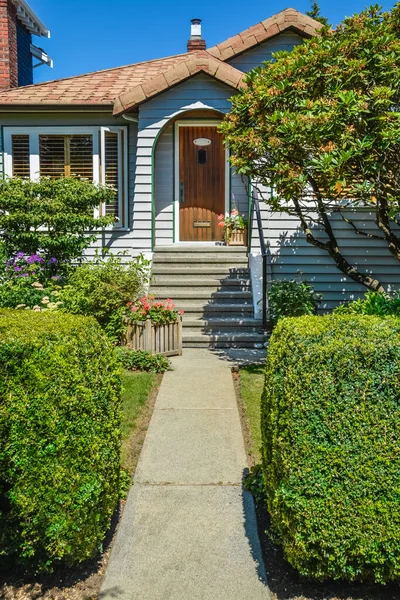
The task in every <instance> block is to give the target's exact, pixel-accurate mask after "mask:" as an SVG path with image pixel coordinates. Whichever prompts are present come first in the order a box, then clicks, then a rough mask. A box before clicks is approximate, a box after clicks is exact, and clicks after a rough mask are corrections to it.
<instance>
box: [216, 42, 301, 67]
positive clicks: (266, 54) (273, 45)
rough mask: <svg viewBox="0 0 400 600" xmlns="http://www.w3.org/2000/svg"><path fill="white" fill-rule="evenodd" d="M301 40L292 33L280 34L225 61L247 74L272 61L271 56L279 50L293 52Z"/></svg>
mask: <svg viewBox="0 0 400 600" xmlns="http://www.w3.org/2000/svg"><path fill="white" fill-rule="evenodd" d="M302 42H303V38H302V37H300V36H299V35H297V34H296V33H294V32H287V33H281V34H280V35H278V36H276V37H274V38H272V39H270V40H268V41H266V42H263V43H262V44H260V45H259V46H256V47H255V48H253V49H252V50H248V51H247V52H244V53H243V54H240V55H239V56H235V57H234V58H232V59H231V60H230V61H227V62H228V63H229V64H230V65H232V67H235V68H236V69H239V70H240V71H244V72H245V73H247V72H248V71H250V70H251V69H254V67H257V66H259V65H261V64H262V63H263V62H265V61H270V60H272V54H273V53H275V52H279V51H281V50H288V51H290V50H293V48H294V46H297V45H298V44H301V43H302Z"/></svg>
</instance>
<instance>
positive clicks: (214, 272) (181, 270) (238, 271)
mask: <svg viewBox="0 0 400 600" xmlns="http://www.w3.org/2000/svg"><path fill="white" fill-rule="evenodd" d="M151 272H152V274H153V275H162V276H164V275H171V276H172V275H175V276H178V277H181V276H183V275H186V276H188V277H208V276H210V277H211V276H212V277H216V278H218V276H221V277H227V276H229V277H231V278H233V277H239V278H241V277H247V278H248V277H249V276H250V271H249V269H248V268H247V267H243V268H240V267H233V268H231V269H227V267H226V266H224V265H222V266H218V265H215V266H208V265H204V266H203V265H200V264H196V265H190V264H189V265H181V264H177V265H174V264H169V263H161V264H157V263H155V264H153V268H152V270H151Z"/></svg>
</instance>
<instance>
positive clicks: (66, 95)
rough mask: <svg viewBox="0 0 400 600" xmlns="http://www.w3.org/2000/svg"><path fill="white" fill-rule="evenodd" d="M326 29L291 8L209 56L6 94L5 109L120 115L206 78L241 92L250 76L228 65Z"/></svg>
mask: <svg viewBox="0 0 400 600" xmlns="http://www.w3.org/2000/svg"><path fill="white" fill-rule="evenodd" d="M320 27H321V24H320V23H318V22H317V21H314V19H311V18H310V17H307V16H306V15H303V14H302V13H300V12H298V11H297V10H295V9H293V8H287V9H285V10H283V11H281V12H280V13H278V14H276V15H274V16H273V17H270V18H269V19H266V20H265V21H262V22H261V23H258V24H257V25H254V26H253V27H250V28H249V29H246V31H243V32H242V33H239V34H237V35H235V36H233V37H231V38H229V39H228V40H226V41H225V42H222V43H221V44H217V46H214V47H212V48H210V49H209V50H207V51H197V52H188V53H185V54H177V55H176V56H169V57H167V58H160V59H156V60H150V61H147V62H142V63H137V64H133V65H127V66H125V67H117V68H114V69H106V70H105V71H96V72H94V73H88V74H86V75H78V76H76V77H67V78H66V79H58V80H54V81H47V82H44V83H38V84H35V85H28V86H24V87H18V88H13V89H11V90H8V91H3V92H0V106H2V107H3V108H5V107H6V106H18V105H19V106H21V105H22V106H25V105H35V106H47V105H51V106H60V105H62V106H68V105H72V106H73V105H75V106H77V105H85V106H99V105H100V106H101V105H103V106H113V105H114V114H116V115H118V114H121V113H122V112H124V111H126V110H132V109H133V108H134V107H136V106H138V105H139V104H140V103H142V102H145V101H146V100H148V99H149V98H151V97H153V96H155V95H157V94H159V93H162V92H163V91H165V90H166V89H168V88H169V87H172V86H174V85H177V84H178V83H180V82H181V81H184V80H185V79H188V78H189V77H192V76H193V75H195V74H196V73H200V72H204V73H207V74H209V75H211V76H212V77H215V78H216V79H218V80H219V81H222V82H224V83H226V84H227V85H229V86H230V87H232V88H239V87H241V86H242V85H244V84H243V77H244V74H243V73H242V72H241V71H239V70H237V69H235V68H234V67H233V66H231V65H229V64H227V63H226V62H225V61H228V60H229V59H231V58H233V57H234V56H237V55H238V54H241V53H242V52H245V51H246V50H249V49H250V48H253V47H255V46H257V45H258V44H261V43H262V42H264V41H265V40H267V39H269V38H271V37H273V36H275V35H278V34H279V33H281V32H283V31H286V30H288V29H291V30H295V31H296V32H297V33H298V34H299V35H303V36H305V37H311V36H313V35H316V34H317V33H318V29H319V28H320Z"/></svg>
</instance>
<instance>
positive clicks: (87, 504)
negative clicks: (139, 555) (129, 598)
mask: <svg viewBox="0 0 400 600" xmlns="http://www.w3.org/2000/svg"><path fill="white" fill-rule="evenodd" d="M120 396H121V371H120V366H119V363H118V361H117V358H116V356H115V354H114V350H113V347H112V346H111V344H110V342H109V341H108V339H107V337H106V336H105V335H104V333H103V332H102V331H101V329H100V327H99V325H98V324H97V323H96V321H95V320H94V319H89V318H86V317H75V316H72V315H63V314H61V313H54V312H43V313H34V312H33V311H23V312H20V311H9V310H0V439H1V442H2V443H1V446H0V557H2V560H3V562H4V561H5V559H8V560H10V561H12V562H13V563H14V562H19V563H22V564H25V565H27V564H28V565H35V566H36V567H37V568H39V569H40V570H50V569H51V568H52V567H54V566H56V565H57V564H59V563H61V562H62V563H64V564H67V565H72V564H73V563H78V562H81V561H83V560H85V559H87V558H89V557H91V556H93V555H94V554H95V553H96V551H97V550H98V549H99V547H100V545H101V542H102V540H103V537H104V535H105V532H106V531H107V529H108V527H109V524H110V518H111V516H112V514H113V511H114V509H115V507H116V504H117V501H118V493H119V478H120V430H119V427H120V421H121V414H120Z"/></svg>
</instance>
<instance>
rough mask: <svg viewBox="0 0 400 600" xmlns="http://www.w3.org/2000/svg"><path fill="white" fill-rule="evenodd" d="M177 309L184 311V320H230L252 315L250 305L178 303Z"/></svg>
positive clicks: (251, 306)
mask: <svg viewBox="0 0 400 600" xmlns="http://www.w3.org/2000/svg"><path fill="white" fill-rule="evenodd" d="M179 309H180V310H183V311H184V317H183V318H184V319H186V318H191V319H203V318H206V319H209V318H211V317H212V318H213V317H220V316H225V315H226V316H228V315H229V317H230V318H232V319H233V318H241V317H247V318H251V317H252V315H253V305H252V304H250V303H249V304H243V303H242V304H218V303H215V304H209V303H206V304H204V303H201V302H195V301H192V302H186V301H185V302H183V301H182V302H180V303H179Z"/></svg>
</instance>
